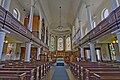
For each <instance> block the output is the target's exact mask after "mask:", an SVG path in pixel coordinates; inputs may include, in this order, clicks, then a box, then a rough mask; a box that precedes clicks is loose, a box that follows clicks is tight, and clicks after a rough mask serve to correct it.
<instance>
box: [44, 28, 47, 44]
mask: <svg viewBox="0 0 120 80" xmlns="http://www.w3.org/2000/svg"><path fill="white" fill-rule="evenodd" d="M46 29H47V26H45V36H44V43H45V44H46Z"/></svg>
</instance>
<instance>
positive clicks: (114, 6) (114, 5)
mask: <svg viewBox="0 0 120 80" xmlns="http://www.w3.org/2000/svg"><path fill="white" fill-rule="evenodd" d="M110 2H111V5H112V9H113V10H114V9H116V8H117V7H118V6H119V2H118V0H110Z"/></svg>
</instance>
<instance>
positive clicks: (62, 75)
mask: <svg viewBox="0 0 120 80" xmlns="http://www.w3.org/2000/svg"><path fill="white" fill-rule="evenodd" d="M52 80H70V79H69V77H68V74H67V72H66V69H65V67H64V66H56V68H55V72H54V75H53V77H52Z"/></svg>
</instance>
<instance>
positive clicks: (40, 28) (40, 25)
mask: <svg viewBox="0 0 120 80" xmlns="http://www.w3.org/2000/svg"><path fill="white" fill-rule="evenodd" d="M40 18H41V17H40ZM41 33H42V19H40V22H39V39H41Z"/></svg>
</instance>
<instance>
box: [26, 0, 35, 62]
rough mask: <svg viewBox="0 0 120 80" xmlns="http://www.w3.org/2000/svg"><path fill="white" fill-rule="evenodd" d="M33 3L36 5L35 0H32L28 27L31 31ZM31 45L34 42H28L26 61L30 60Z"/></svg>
mask: <svg viewBox="0 0 120 80" xmlns="http://www.w3.org/2000/svg"><path fill="white" fill-rule="evenodd" d="M33 5H34V0H31V9H30V19H29V23H28V29H29V30H30V31H31V32H32V24H33ZM31 45H32V42H28V43H26V54H25V61H30V53H31Z"/></svg>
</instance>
